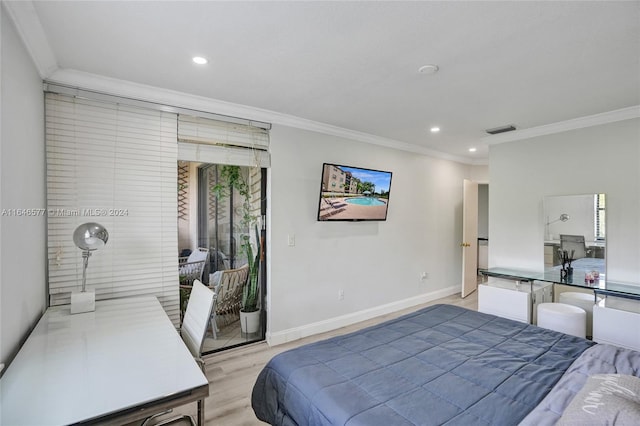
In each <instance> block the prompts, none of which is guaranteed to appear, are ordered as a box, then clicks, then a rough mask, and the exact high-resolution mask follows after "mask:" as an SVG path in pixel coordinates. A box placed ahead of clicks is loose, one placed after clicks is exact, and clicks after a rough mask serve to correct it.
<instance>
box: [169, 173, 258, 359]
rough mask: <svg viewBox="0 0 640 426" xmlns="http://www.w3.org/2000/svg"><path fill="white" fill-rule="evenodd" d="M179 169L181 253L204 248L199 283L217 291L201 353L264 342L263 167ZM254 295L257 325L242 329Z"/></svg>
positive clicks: (184, 287) (186, 284)
mask: <svg viewBox="0 0 640 426" xmlns="http://www.w3.org/2000/svg"><path fill="white" fill-rule="evenodd" d="M178 170H179V181H180V182H182V183H181V184H179V186H178V199H179V203H178V204H179V219H178V234H179V235H178V241H179V244H180V247H179V248H180V251H181V253H180V254H181V255H182V256H185V257H186V256H189V255H190V254H191V253H193V252H194V251H196V250H200V251H205V250H208V257H207V260H206V262H205V265H204V266H203V267H204V269H203V271H202V275H201V276H202V281H203V282H204V283H205V284H207V285H209V287H210V288H211V289H212V290H214V291H216V294H217V300H216V306H215V307H214V311H215V315H214V316H212V321H211V325H210V329H209V330H208V333H207V337H206V339H205V344H204V351H205V353H206V352H213V351H219V350H222V349H226V348H230V347H234V346H238V345H241V344H245V343H248V342H254V341H259V340H264V333H265V328H266V327H265V324H264V322H265V318H266V315H264V313H263V312H262V309H260V308H261V307H262V306H263V303H262V301H263V296H264V294H265V286H266V283H265V280H264V277H265V276H266V274H265V273H264V272H265V266H264V265H265V255H266V253H265V252H264V247H265V244H264V243H265V241H264V238H265V235H266V233H265V227H264V217H265V212H266V196H265V193H266V169H263V168H259V167H246V166H234V165H221V164H209V163H197V162H192V161H181V162H179V164H178ZM181 170H182V174H181ZM187 175H188V176H187ZM181 284H182V285H181V289H182V293H183V299H185V298H186V297H188V295H187V294H185V293H187V292H188V290H189V288H188V286H189V283H187V282H184V283H181ZM252 286H253V287H252ZM252 290H255V291H254V292H252ZM254 293H255V295H256V302H257V303H256V304H255V305H257V306H256V308H257V309H258V310H257V311H256V312H257V314H256V313H255V312H254V313H253V316H256V317H257V321H258V324H257V329H256V327H254V328H253V329H246V327H245V326H246V325H247V324H248V322H247V320H246V319H245V316H246V315H243V314H242V313H241V311H242V312H243V311H245V310H247V309H246V308H247V306H248V305H250V304H251V303H250V300H249V299H251V296H252V294H254ZM241 315H242V317H243V320H241ZM214 328H215V330H214Z"/></svg>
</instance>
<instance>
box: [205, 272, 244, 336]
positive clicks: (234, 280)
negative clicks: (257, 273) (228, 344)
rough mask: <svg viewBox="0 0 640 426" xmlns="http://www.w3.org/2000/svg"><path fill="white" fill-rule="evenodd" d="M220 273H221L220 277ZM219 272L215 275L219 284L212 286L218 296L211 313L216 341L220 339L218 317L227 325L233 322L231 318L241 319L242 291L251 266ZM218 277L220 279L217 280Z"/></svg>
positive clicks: (215, 279)
mask: <svg viewBox="0 0 640 426" xmlns="http://www.w3.org/2000/svg"><path fill="white" fill-rule="evenodd" d="M218 272H220V274H219V275H218ZM218 272H216V273H215V274H213V275H214V281H218V282H217V283H216V282H214V283H211V285H212V286H214V287H213V288H214V293H215V295H216V296H215V299H216V300H215V303H214V304H213V311H212V312H211V329H212V330H213V338H214V339H217V338H218V335H217V331H218V326H217V325H218V321H217V320H218V316H223V318H224V320H225V324H230V323H231V322H233V321H230V320H229V317H230V316H231V317H232V318H235V317H236V316H237V317H238V319H239V318H240V308H241V307H242V290H243V289H244V286H245V285H246V283H247V278H248V277H249V264H246V265H244V266H241V267H239V268H237V269H226V270H224V271H218ZM217 275H218V276H219V279H217Z"/></svg>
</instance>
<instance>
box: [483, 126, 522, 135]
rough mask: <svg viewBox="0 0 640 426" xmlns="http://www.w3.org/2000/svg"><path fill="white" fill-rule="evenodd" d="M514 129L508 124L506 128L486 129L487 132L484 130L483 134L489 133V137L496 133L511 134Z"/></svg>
mask: <svg viewBox="0 0 640 426" xmlns="http://www.w3.org/2000/svg"><path fill="white" fill-rule="evenodd" d="M515 129H516V128H515V126H514V125H512V124H509V125H507V126H502V127H494V128H493V129H487V130H485V132H487V133H489V134H490V135H497V134H498V133H504V132H512V131H514V130H515Z"/></svg>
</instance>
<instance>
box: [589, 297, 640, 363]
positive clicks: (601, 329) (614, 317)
mask: <svg viewBox="0 0 640 426" xmlns="http://www.w3.org/2000/svg"><path fill="white" fill-rule="evenodd" d="M593 340H594V341H595V342H598V343H608V344H610V345H616V346H622V347H625V348H629V349H633V350H636V351H640V300H631V299H623V298H620V297H611V296H608V297H607V298H606V299H604V300H602V301H601V302H600V303H598V304H597V305H595V306H594V307H593Z"/></svg>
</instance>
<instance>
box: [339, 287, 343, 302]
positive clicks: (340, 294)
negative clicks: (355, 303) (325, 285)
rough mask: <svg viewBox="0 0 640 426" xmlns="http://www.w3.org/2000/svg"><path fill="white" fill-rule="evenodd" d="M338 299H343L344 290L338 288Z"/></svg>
mask: <svg viewBox="0 0 640 426" xmlns="http://www.w3.org/2000/svg"><path fill="white" fill-rule="evenodd" d="M338 300H344V290H343V289H340V290H338Z"/></svg>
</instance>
